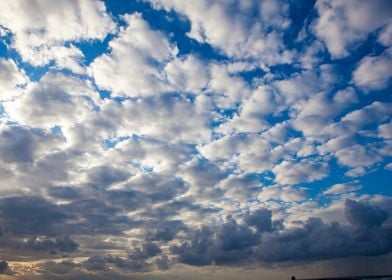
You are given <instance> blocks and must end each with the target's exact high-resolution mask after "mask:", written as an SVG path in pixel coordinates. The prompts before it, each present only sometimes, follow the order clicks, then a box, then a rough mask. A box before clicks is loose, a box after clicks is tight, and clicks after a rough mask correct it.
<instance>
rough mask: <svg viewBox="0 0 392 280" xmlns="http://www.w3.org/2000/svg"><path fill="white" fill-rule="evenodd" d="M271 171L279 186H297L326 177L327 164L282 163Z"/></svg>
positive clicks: (310, 162) (308, 162)
mask: <svg viewBox="0 0 392 280" xmlns="http://www.w3.org/2000/svg"><path fill="white" fill-rule="evenodd" d="M272 171H273V172H274V174H275V180H276V182H278V183H280V184H288V185H291V184H299V183H306V182H313V181H316V180H320V179H322V178H325V177H326V176H327V175H328V172H329V168H328V164H326V163H324V162H316V161H305V160H302V161H300V162H293V161H282V162H281V163H279V164H278V165H276V166H275V167H274V168H273V169H272Z"/></svg>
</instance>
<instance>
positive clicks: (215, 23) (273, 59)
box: [150, 0, 292, 64]
mask: <svg viewBox="0 0 392 280" xmlns="http://www.w3.org/2000/svg"><path fill="white" fill-rule="evenodd" d="M150 2H152V3H153V4H154V5H155V6H156V7H157V8H164V9H166V10H174V11H176V12H178V13H180V14H182V15H185V16H186V17H187V18H188V19H189V20H190V23H191V30H190V32H189V33H188V34H187V35H188V36H189V37H191V38H193V39H195V40H197V41H199V42H207V43H209V44H211V45H212V46H214V47H217V48H218V49H220V50H221V51H223V52H224V53H226V54H228V55H229V56H233V57H238V58H242V59H244V58H245V59H249V58H250V59H253V60H255V61H257V62H258V63H259V64H276V63H279V62H283V63H284V62H289V61H290V60H291V57H292V54H291V53H290V52H289V51H285V49H284V47H283V38H282V34H281V33H280V32H279V31H280V30H284V29H285V28H286V27H287V25H288V23H289V19H288V5H286V4H285V3H278V2H275V1H263V2H257V1H247V2H243V1H230V2H229V3H223V2H220V1H216V2H209V1H200V2H198V3H192V4H189V3H183V2H182V1H176V0H174V1H172V0H152V1H150ZM272 27H273V28H274V31H272V32H268V28H272Z"/></svg>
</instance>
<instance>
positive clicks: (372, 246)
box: [171, 201, 392, 266]
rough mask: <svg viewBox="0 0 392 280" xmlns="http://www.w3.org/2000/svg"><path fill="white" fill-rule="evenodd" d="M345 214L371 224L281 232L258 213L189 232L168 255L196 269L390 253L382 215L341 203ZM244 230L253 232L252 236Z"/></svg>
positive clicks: (310, 224)
mask: <svg viewBox="0 0 392 280" xmlns="http://www.w3.org/2000/svg"><path fill="white" fill-rule="evenodd" d="M353 205H354V207H356V208H354V210H353ZM358 209H359V210H358ZM351 211H354V212H355V213H357V212H358V211H361V212H365V213H363V215H364V216H365V217H373V220H372V221H373V222H372V223H370V222H369V220H368V219H365V221H362V220H359V221H360V222H358V221H357V220H355V221H356V222H355V223H354V224H341V223H338V222H332V223H326V222H324V221H323V220H322V219H320V218H309V219H308V220H307V221H306V222H304V223H302V224H301V225H299V226H297V227H294V228H292V227H290V228H284V227H283V226H282V224H281V222H280V221H272V219H271V213H270V211H269V210H267V209H261V210H256V211H255V212H253V213H248V214H246V215H245V218H244V221H245V222H246V224H239V223H238V222H237V221H236V220H234V219H233V218H231V217H229V218H228V219H227V221H226V223H224V224H222V225H221V226H218V227H212V226H205V227H203V228H201V229H198V230H195V231H193V233H192V234H191V235H190V237H189V241H184V242H182V243H181V244H180V245H174V246H172V247H171V252H172V253H173V254H175V255H177V257H178V261H179V262H182V263H185V264H190V265H197V266H202V265H211V264H218V265H224V264H240V263H243V262H254V261H261V262H266V263H271V262H302V261H315V260H324V259H333V258H341V257H348V256H355V255H360V256H378V255H384V254H387V253H390V252H391V251H392V228H391V227H390V226H382V223H383V222H384V221H385V220H386V218H387V217H388V216H387V215H386V212H385V211H384V210H382V209H380V208H377V207H374V206H369V205H364V204H362V203H360V202H356V201H349V202H346V212H349V213H351ZM358 225H359V227H358ZM249 226H254V227H256V229H257V231H252V230H251V228H250V227H249Z"/></svg>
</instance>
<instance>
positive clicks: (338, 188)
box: [323, 184, 362, 195]
mask: <svg viewBox="0 0 392 280" xmlns="http://www.w3.org/2000/svg"><path fill="white" fill-rule="evenodd" d="M361 188H362V187H361V186H359V185H356V184H335V185H333V186H331V187H330V188H328V189H327V190H326V191H324V192H323V194H324V195H341V194H345V193H349V192H355V191H358V190H360V189H361Z"/></svg>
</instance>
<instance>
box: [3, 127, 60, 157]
mask: <svg viewBox="0 0 392 280" xmlns="http://www.w3.org/2000/svg"><path fill="white" fill-rule="evenodd" d="M0 139H1V141H0V160H1V161H4V162H6V163H19V164H21V163H31V162H33V161H34V159H35V157H36V156H37V154H39V152H40V150H41V149H42V148H44V147H45V148H50V147H51V145H53V144H56V142H57V143H58V142H59V141H60V138H59V137H58V136H57V135H55V134H51V133H47V132H45V131H42V130H39V129H30V128H27V127H22V126H17V125H12V126H8V127H5V128H2V129H1V130H0Z"/></svg>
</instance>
